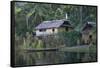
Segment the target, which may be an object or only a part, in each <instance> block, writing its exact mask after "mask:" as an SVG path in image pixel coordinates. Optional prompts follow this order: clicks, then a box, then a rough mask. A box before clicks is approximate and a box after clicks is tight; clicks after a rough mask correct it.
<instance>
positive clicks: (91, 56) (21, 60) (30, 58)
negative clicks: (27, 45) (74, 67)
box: [15, 51, 96, 66]
mask: <svg viewBox="0 0 100 68" xmlns="http://www.w3.org/2000/svg"><path fill="white" fill-rule="evenodd" d="M91 61H96V54H95V53H74V52H59V51H41V52H17V53H16V57H15V62H16V64H15V65H16V66H24V65H25V66H26V65H44V64H59V63H77V62H91Z"/></svg>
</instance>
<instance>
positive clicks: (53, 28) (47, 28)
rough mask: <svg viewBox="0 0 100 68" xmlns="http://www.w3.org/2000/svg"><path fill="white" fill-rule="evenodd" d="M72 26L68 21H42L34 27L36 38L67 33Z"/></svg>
mask: <svg viewBox="0 0 100 68" xmlns="http://www.w3.org/2000/svg"><path fill="white" fill-rule="evenodd" d="M71 29H72V25H71V23H70V21H68V20H52V21H43V22H42V23H40V24H39V25H38V26H37V27H36V36H41V35H51V34H55V33H58V32H60V31H69V30H71Z"/></svg>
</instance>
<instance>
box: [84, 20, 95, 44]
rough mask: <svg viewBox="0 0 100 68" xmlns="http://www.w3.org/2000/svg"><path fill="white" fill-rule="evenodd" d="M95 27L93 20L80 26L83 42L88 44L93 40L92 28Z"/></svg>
mask: <svg viewBox="0 0 100 68" xmlns="http://www.w3.org/2000/svg"><path fill="white" fill-rule="evenodd" d="M94 27H95V23H94V22H87V23H86V24H85V25H84V26H83V28H82V41H83V44H90V43H92V40H93V30H94Z"/></svg>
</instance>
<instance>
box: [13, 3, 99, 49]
mask: <svg viewBox="0 0 100 68" xmlns="http://www.w3.org/2000/svg"><path fill="white" fill-rule="evenodd" d="M96 9H97V8H96V7H94V6H77V5H58V4H43V3H26V2H22V3H21V2H15V25H16V26H15V45H16V48H19V49H24V48H45V47H57V46H58V44H59V45H60V46H61V45H65V46H76V45H79V44H81V36H80V32H81V29H82V27H83V24H84V23H85V22H87V21H92V22H95V23H96V12H97V11H96ZM66 13H67V14H68V19H69V20H70V21H71V24H72V25H73V27H74V29H73V31H71V32H65V33H64V32H63V33H59V34H58V36H59V37H52V36H50V37H51V38H50V37H49V36H48V37H44V38H47V39H44V38H43V39H39V38H37V37H33V35H32V32H35V27H36V26H37V25H38V24H39V23H41V22H42V21H47V20H56V19H57V20H59V19H65V14H66ZM93 30H94V37H95V39H96V29H95V28H94V29H93ZM95 39H94V40H95ZM44 41H45V42H44ZM47 43H49V44H47ZM94 43H95V44H96V41H95V42H94ZM44 44H45V45H44Z"/></svg>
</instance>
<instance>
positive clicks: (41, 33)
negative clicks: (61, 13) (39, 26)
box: [36, 28, 58, 36]
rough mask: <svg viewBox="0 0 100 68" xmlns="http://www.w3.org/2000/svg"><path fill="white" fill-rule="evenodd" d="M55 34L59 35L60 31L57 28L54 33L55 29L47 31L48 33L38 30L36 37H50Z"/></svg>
mask: <svg viewBox="0 0 100 68" xmlns="http://www.w3.org/2000/svg"><path fill="white" fill-rule="evenodd" d="M53 33H58V29H57V28H54V31H53V29H52V28H51V29H46V31H39V30H36V36H41V35H50V34H53Z"/></svg>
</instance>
